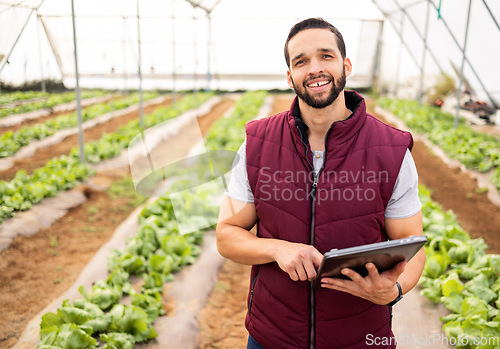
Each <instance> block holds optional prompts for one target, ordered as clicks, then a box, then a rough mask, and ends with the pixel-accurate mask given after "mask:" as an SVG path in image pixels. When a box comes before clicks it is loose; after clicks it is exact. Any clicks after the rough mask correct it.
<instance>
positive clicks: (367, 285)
mask: <svg viewBox="0 0 500 349" xmlns="http://www.w3.org/2000/svg"><path fill="white" fill-rule="evenodd" d="M405 266H406V262H405V261H403V262H400V263H398V264H397V265H396V266H395V267H394V268H392V269H389V270H386V271H384V272H382V273H381V274H379V272H378V270H377V267H376V266H375V265H374V264H373V263H368V264H366V269H367V270H368V275H367V276H366V277H362V276H361V275H359V274H358V273H356V272H355V271H354V270H351V269H348V268H344V269H342V271H341V272H342V274H344V275H345V276H347V277H349V278H350V279H351V280H343V279H339V278H323V279H321V286H322V287H325V288H329V289H332V290H338V291H342V292H347V293H350V294H352V295H353V296H356V297H361V298H364V299H366V300H369V301H371V302H373V303H375V304H387V303H390V302H392V301H393V300H394V299H396V297H397V296H398V294H399V291H398V289H397V286H396V281H398V278H399V276H400V275H401V274H402V273H403V271H404V269H405Z"/></svg>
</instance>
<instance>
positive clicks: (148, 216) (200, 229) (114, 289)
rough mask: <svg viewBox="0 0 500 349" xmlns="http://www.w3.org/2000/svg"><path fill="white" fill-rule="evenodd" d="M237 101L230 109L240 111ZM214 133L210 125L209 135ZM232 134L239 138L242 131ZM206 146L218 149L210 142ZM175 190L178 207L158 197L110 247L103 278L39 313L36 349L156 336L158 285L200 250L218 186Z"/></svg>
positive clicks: (128, 343)
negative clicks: (129, 233)
mask: <svg viewBox="0 0 500 349" xmlns="http://www.w3.org/2000/svg"><path fill="white" fill-rule="evenodd" d="M250 95H253V93H250ZM250 98H253V97H250ZM240 102H241V103H247V102H248V98H247V97H246V96H244V97H243V98H242V99H241V100H240ZM260 103H261V104H262V101H260ZM238 105H239V103H237V106H236V109H237V110H240V109H241V108H240V107H238ZM257 110H258V107H257ZM254 111H255V108H252V109H251V110H247V112H246V113H242V114H238V113H239V112H238V113H233V116H234V119H233V118H229V119H228V120H232V121H234V122H237V121H238V120H239V119H241V118H242V117H243V118H246V119H249V118H251V117H254V116H255V115H256V113H254V114H253V115H250V113H251V112H254ZM218 131H220V129H218V128H216V129H211V131H210V133H211V134H214V133H217V132H218ZM240 131H242V130H240ZM211 137H214V136H211ZM238 137H239V139H240V140H241V141H243V138H242V137H244V133H243V132H240V135H239V136H238ZM212 139H213V138H212ZM211 145H212V146H213V147H216V148H217V149H220V148H221V147H222V144H220V143H219V144H215V141H212V144H211ZM177 194H178V195H175V201H177V202H178V203H180V205H179V204H177V205H175V204H173V200H174V199H173V198H169V197H167V196H164V197H160V198H159V199H157V200H155V201H154V202H151V203H149V204H147V205H146V206H145V207H144V208H143V210H142V211H141V214H140V215H139V217H138V219H139V228H138V230H137V233H136V235H135V236H134V237H133V238H131V239H130V240H129V241H127V247H126V248H125V249H124V250H121V251H120V250H113V251H112V254H111V255H110V257H109V261H108V271H109V272H110V274H109V277H108V279H107V280H106V281H103V280H98V281H97V282H96V283H94V285H93V287H92V290H91V292H90V293H88V292H87V291H86V290H85V289H84V288H83V287H80V293H81V294H82V296H83V300H81V299H78V300H75V301H73V303H72V304H71V303H70V302H69V301H68V300H65V301H64V302H63V304H62V306H61V307H60V308H58V309H57V313H46V314H44V315H43V317H42V322H41V324H40V340H41V341H40V344H39V346H38V349H69V348H76V347H77V348H80V349H86V348H96V347H99V345H100V343H99V341H98V340H97V336H99V337H98V338H99V339H100V342H101V343H105V345H104V346H103V347H102V348H129V349H131V348H133V346H134V344H135V343H138V342H142V341H145V340H148V339H151V338H155V337H156V336H157V333H156V331H155V329H154V327H153V322H154V320H155V319H156V318H158V317H159V316H161V315H163V314H165V313H164V310H163V309H162V297H161V293H162V292H163V287H164V284H165V282H167V281H171V280H173V278H174V276H173V273H174V272H176V271H178V270H180V269H181V268H182V267H183V266H184V265H188V264H192V263H194V262H195V260H196V257H197V256H198V255H199V253H200V252H201V248H200V247H199V246H200V245H201V243H202V242H203V235H204V232H205V231H206V230H207V229H209V228H213V226H214V224H215V223H216V221H217V215H218V210H219V208H218V205H217V204H216V202H217V199H216V198H217V196H220V194H221V187H220V185H219V183H218V182H215V181H213V182H210V183H205V184H204V185H203V186H202V188H201V189H198V190H197V191H196V192H193V191H189V190H185V191H182V192H181V193H177ZM174 211H175V212H174ZM181 217H189V221H190V222H196V225H197V227H196V228H194V229H193V227H192V226H191V229H190V232H189V233H187V234H183V229H182V228H181V225H180V223H179V219H180V218H181ZM131 275H137V276H140V277H142V286H141V290H140V292H137V291H135V290H134V288H133V287H132V286H131V284H130V279H129V278H130V276H131ZM124 294H129V295H130V296H131V300H132V301H131V305H130V306H128V305H123V304H120V303H119V301H120V300H121V298H122V296H123V295H124Z"/></svg>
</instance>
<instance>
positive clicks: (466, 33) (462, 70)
mask: <svg viewBox="0 0 500 349" xmlns="http://www.w3.org/2000/svg"><path fill="white" fill-rule="evenodd" d="M471 7H472V0H469V9H468V10H467V23H466V25H465V38H464V49H463V51H462V53H463V55H462V67H461V68H460V81H459V83H458V89H457V112H456V114H455V124H454V125H453V126H454V127H455V128H457V127H458V119H459V112H460V97H461V94H462V83H463V81H464V66H465V51H466V48H467V37H468V35H469V20H470V10H471Z"/></svg>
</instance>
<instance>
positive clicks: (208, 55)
mask: <svg viewBox="0 0 500 349" xmlns="http://www.w3.org/2000/svg"><path fill="white" fill-rule="evenodd" d="M207 19H208V39H207V89H206V91H210V80H211V72H210V56H211V41H212V17H211V16H210V12H208V11H207Z"/></svg>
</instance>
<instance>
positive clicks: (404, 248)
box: [313, 235, 427, 286]
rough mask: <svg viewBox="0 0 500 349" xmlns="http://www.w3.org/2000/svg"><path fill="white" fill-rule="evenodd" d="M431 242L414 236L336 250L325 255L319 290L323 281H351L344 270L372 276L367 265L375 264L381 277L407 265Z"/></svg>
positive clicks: (422, 237) (319, 277)
mask: <svg viewBox="0 0 500 349" xmlns="http://www.w3.org/2000/svg"><path fill="white" fill-rule="evenodd" d="M426 242H427V237H426V236H424V235H418V236H415V235H412V236H410V237H407V238H404V239H395V240H389V241H383V242H377V243H374V244H367V245H362V246H356V247H349V248H344V249H340V250H338V249H333V250H331V251H329V252H326V253H325V258H323V262H322V263H321V265H320V267H319V269H318V274H317V276H316V278H315V279H314V281H313V282H314V283H315V286H318V285H319V284H321V278H324V277H338V278H343V279H348V277H347V276H345V275H344V274H341V273H340V271H341V270H342V269H343V268H349V269H352V270H354V271H355V272H357V273H358V274H360V275H361V276H366V275H368V271H367V270H366V267H365V265H366V263H370V262H371V263H373V264H375V266H376V267H377V270H378V272H379V273H382V272H383V271H385V270H388V269H391V268H393V267H394V266H396V264H398V263H399V262H402V261H404V260H406V261H407V262H408V261H409V260H410V259H411V258H412V257H413V256H414V255H415V253H417V252H418V250H420V248H421V247H422V246H423V245H424V244H425V243H426Z"/></svg>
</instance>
